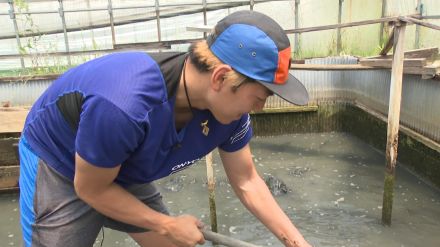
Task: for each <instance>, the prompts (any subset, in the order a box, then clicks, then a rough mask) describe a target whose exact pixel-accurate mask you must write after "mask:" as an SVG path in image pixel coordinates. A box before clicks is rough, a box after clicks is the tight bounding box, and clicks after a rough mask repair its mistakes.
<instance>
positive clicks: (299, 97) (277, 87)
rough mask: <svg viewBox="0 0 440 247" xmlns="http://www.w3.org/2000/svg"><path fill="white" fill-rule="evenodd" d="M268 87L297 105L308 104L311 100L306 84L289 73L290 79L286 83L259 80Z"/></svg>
mask: <svg viewBox="0 0 440 247" xmlns="http://www.w3.org/2000/svg"><path fill="white" fill-rule="evenodd" d="M258 82H260V83H261V84H262V85H264V86H265V87H267V88H268V89H269V90H270V91H272V92H273V93H274V94H276V95H278V96H280V97H281V98H283V99H284V100H287V101H289V102H290V103H292V104H295V105H307V103H308V102H309V94H308V93H307V89H306V88H305V87H304V85H303V84H302V83H301V82H300V81H299V80H298V79H296V78H295V77H294V76H293V75H292V74H290V73H289V79H288V80H287V81H286V83H284V84H275V83H268V82H264V81H258Z"/></svg>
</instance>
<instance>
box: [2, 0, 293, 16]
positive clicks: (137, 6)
mask: <svg viewBox="0 0 440 247" xmlns="http://www.w3.org/2000/svg"><path fill="white" fill-rule="evenodd" d="M8 1H9V0H8ZM283 1H286V0H263V1H258V0H253V2H254V3H265V2H283ZM218 4H227V2H209V3H207V6H210V5H218ZM232 4H233V5H236V4H239V5H248V4H249V0H247V1H234V2H233V3H232ZM198 5H199V4H197V3H179V4H161V5H159V7H161V8H162V7H182V6H198ZM154 7H155V5H136V6H120V7H114V8H113V10H127V9H140V8H154ZM106 10H107V8H93V9H69V10H64V13H71V12H87V11H106ZM56 13H58V11H56V10H50V11H27V12H22V13H21V14H32V15H36V14H37V15H38V14H56ZM0 15H9V13H7V12H3V13H1V12H0Z"/></svg>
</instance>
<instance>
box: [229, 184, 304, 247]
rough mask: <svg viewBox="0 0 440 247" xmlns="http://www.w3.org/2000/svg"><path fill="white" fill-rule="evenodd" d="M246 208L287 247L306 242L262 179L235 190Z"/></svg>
mask: <svg viewBox="0 0 440 247" xmlns="http://www.w3.org/2000/svg"><path fill="white" fill-rule="evenodd" d="M234 190H235V192H236V194H237V196H238V197H239V198H240V200H241V201H242V203H243V204H244V205H245V206H246V208H247V209H248V210H249V211H250V212H252V213H253V214H254V215H255V216H256V217H257V218H258V219H259V220H260V221H261V222H262V223H263V224H264V225H265V226H266V227H267V228H268V229H269V230H270V231H271V232H273V233H274V234H275V236H277V238H278V239H279V240H280V241H281V242H283V244H284V245H285V246H289V247H290V246H295V247H296V246H301V245H300V244H299V243H303V242H305V240H304V238H303V236H302V235H301V233H300V232H299V231H298V230H297V229H296V227H295V226H294V225H293V224H292V222H291V221H290V219H289V218H288V217H287V215H286V214H285V213H284V212H283V210H282V209H281V208H280V207H279V205H278V203H277V202H276V201H275V199H274V198H273V196H272V194H271V193H270V191H269V189H268V188H267V186H266V184H265V183H264V181H263V180H262V179H261V177H259V176H258V177H255V178H253V179H252V180H251V182H249V183H248V184H246V185H242V186H241V187H237V188H234Z"/></svg>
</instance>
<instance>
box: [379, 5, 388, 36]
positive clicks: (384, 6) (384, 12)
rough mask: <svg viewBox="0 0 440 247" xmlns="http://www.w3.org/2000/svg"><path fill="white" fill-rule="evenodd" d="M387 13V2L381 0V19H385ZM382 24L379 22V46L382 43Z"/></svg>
mask: <svg viewBox="0 0 440 247" xmlns="http://www.w3.org/2000/svg"><path fill="white" fill-rule="evenodd" d="M386 11H387V0H382V14H381V18H384V17H385V14H386ZM384 27H385V26H384V23H383V22H381V23H380V29H379V44H380V45H382V44H383V43H384V40H383V30H384Z"/></svg>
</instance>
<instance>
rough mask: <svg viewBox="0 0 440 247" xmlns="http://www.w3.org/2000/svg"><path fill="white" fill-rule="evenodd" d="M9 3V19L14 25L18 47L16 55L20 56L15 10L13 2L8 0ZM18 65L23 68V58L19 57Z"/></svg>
mask: <svg viewBox="0 0 440 247" xmlns="http://www.w3.org/2000/svg"><path fill="white" fill-rule="evenodd" d="M8 3H9V18H11V20H12V22H13V23H14V30H15V39H16V40H17V45H18V53H19V54H21V52H20V51H21V48H22V46H21V41H20V33H19V31H18V25H17V19H16V18H15V10H14V1H13V0H8ZM20 63H21V68H23V69H24V68H25V65H24V59H23V57H20Z"/></svg>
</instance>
